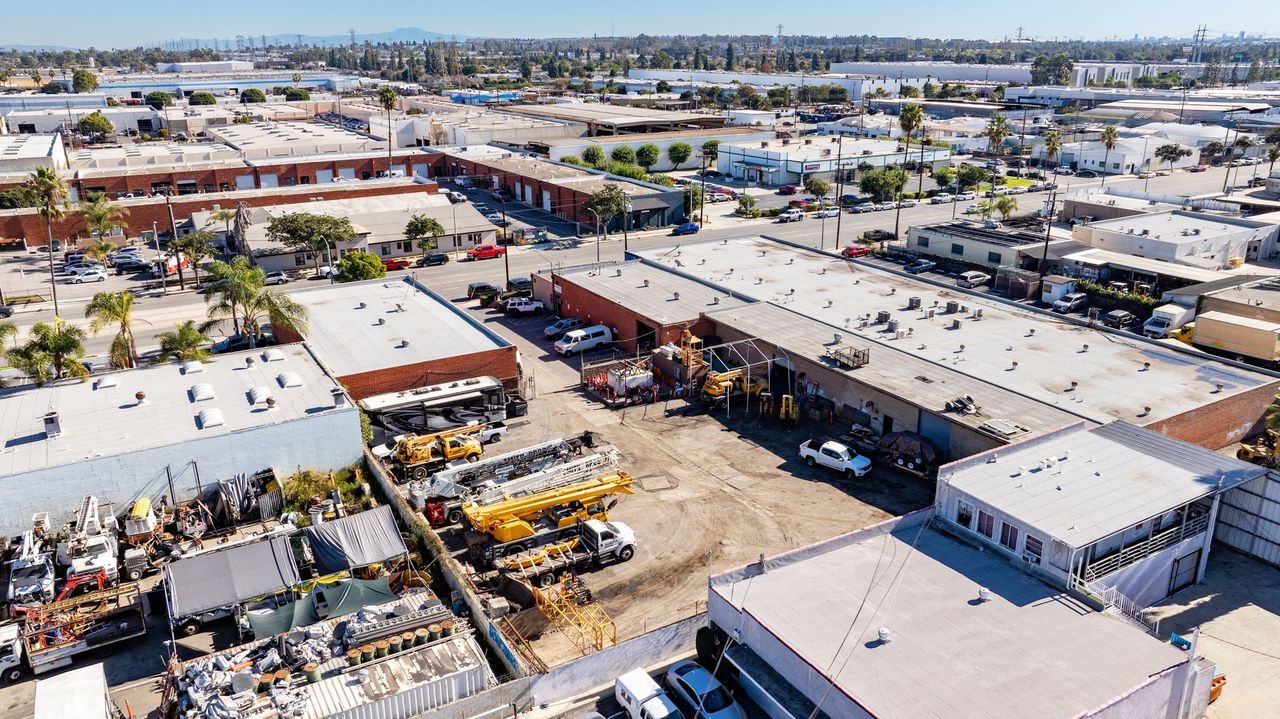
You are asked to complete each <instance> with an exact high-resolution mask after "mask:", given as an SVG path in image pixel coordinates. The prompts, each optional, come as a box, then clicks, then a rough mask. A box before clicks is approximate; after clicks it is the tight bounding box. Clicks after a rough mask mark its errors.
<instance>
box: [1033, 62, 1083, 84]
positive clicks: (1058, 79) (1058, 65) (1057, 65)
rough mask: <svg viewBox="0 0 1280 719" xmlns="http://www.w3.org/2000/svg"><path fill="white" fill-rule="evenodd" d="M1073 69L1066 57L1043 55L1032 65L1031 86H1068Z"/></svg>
mask: <svg viewBox="0 0 1280 719" xmlns="http://www.w3.org/2000/svg"><path fill="white" fill-rule="evenodd" d="M1073 67H1074V66H1073V65H1072V64H1071V59H1070V58H1068V57H1067V56H1066V55H1053V56H1049V55H1041V56H1039V57H1037V58H1036V59H1035V60H1034V61H1032V63H1031V84H1032V85H1068V84H1070V83H1071V71H1072V69H1073Z"/></svg>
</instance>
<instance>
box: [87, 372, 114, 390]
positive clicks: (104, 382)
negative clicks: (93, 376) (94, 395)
mask: <svg viewBox="0 0 1280 719" xmlns="http://www.w3.org/2000/svg"><path fill="white" fill-rule="evenodd" d="M118 384H120V378H118V377H116V376H115V375H113V374H109V375H106V376H105V377H99V378H98V381H97V382H94V384H93V387H94V389H106V388H108V387H115V386H116V385H118Z"/></svg>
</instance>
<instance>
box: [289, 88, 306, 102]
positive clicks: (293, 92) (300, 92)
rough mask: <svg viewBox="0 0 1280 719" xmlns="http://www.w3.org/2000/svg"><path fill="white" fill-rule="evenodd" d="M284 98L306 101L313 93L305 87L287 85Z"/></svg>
mask: <svg viewBox="0 0 1280 719" xmlns="http://www.w3.org/2000/svg"><path fill="white" fill-rule="evenodd" d="M284 99H286V100H288V101H289V102H305V101H307V100H310V99H311V93H310V92H309V91H308V90H307V89H306V88H303V87H286V88H285V89H284Z"/></svg>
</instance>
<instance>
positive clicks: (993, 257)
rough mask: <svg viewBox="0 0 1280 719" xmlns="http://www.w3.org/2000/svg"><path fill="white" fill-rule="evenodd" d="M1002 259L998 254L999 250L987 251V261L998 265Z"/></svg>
mask: <svg viewBox="0 0 1280 719" xmlns="http://www.w3.org/2000/svg"><path fill="white" fill-rule="evenodd" d="M1002 261H1003V258H1002V257H1001V256H1000V253H999V252H988V253H987V262H990V263H991V264H993V265H998V264H1000V263H1001V262H1002Z"/></svg>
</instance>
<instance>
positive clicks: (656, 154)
mask: <svg viewBox="0 0 1280 719" xmlns="http://www.w3.org/2000/svg"><path fill="white" fill-rule="evenodd" d="M660 157H662V150H660V149H658V146H657V145H655V144H653V143H652V142H648V143H645V144H643V145H641V146H640V147H639V148H638V149H637V150H636V164H637V165H639V166H641V167H643V168H644V171H645V172H648V171H649V168H651V167H653V166H654V165H656V164H658V158H660Z"/></svg>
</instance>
